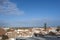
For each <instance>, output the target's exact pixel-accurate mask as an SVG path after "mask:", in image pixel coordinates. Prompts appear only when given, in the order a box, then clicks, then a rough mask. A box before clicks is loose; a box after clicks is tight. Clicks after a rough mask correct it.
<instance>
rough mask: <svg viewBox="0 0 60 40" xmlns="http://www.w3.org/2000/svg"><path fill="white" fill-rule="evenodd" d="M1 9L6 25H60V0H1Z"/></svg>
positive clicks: (0, 16) (0, 17) (1, 16)
mask: <svg viewBox="0 0 60 40" xmlns="http://www.w3.org/2000/svg"><path fill="white" fill-rule="evenodd" d="M0 10H1V11H0V21H1V23H5V24H7V25H5V26H13V27H19V26H24V27H26V26H28V27H30V26H43V24H44V23H45V22H46V23H47V24H48V26H58V25H60V18H59V17H60V0H1V1H0Z"/></svg>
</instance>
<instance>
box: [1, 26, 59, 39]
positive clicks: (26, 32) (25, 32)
mask: <svg viewBox="0 0 60 40" xmlns="http://www.w3.org/2000/svg"><path fill="white" fill-rule="evenodd" d="M56 29H57V28H52V27H49V28H46V30H45V29H44V28H0V39H2V35H7V36H8V37H9V38H17V37H32V36H33V35H34V33H37V34H38V33H39V34H43V35H46V34H48V33H49V32H54V33H56V34H59V35H60V31H59V32H57V31H56ZM10 40H11V39H10Z"/></svg>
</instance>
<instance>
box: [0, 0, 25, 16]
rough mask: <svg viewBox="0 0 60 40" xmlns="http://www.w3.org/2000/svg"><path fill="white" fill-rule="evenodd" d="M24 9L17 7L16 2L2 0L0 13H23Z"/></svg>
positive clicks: (0, 0)
mask: <svg viewBox="0 0 60 40" xmlns="http://www.w3.org/2000/svg"><path fill="white" fill-rule="evenodd" d="M21 14H24V12H23V11H21V10H19V8H17V6H16V4H14V3H12V2H10V1H9V0H0V15H21Z"/></svg>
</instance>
